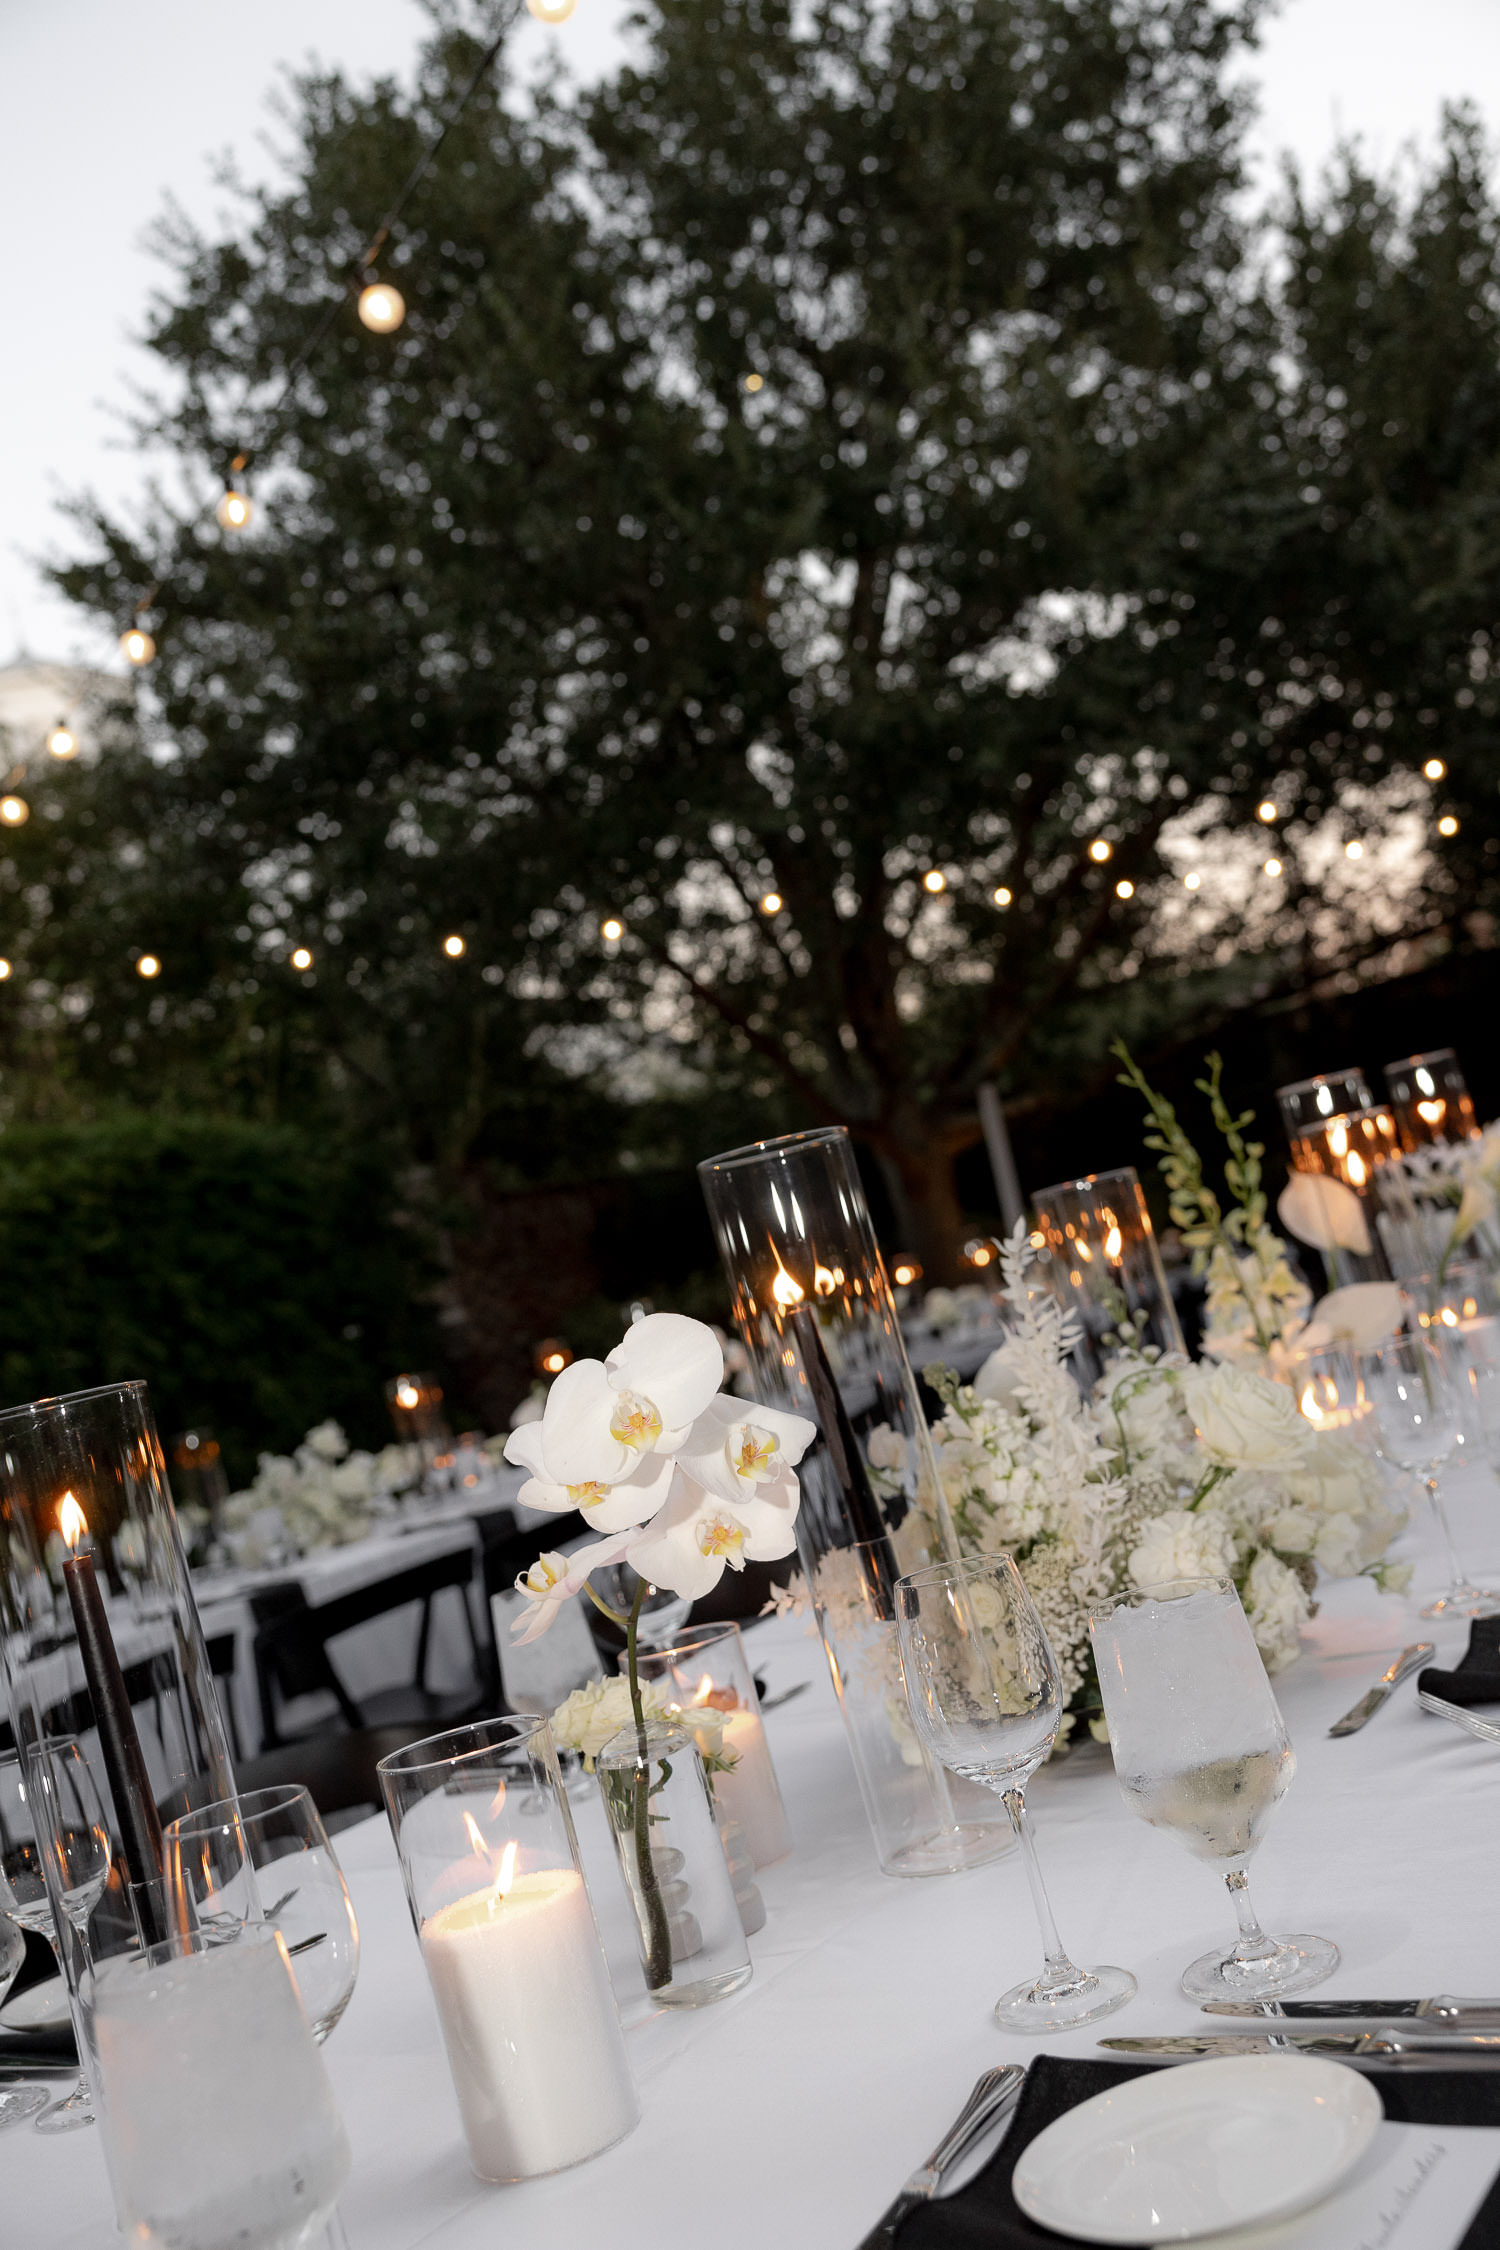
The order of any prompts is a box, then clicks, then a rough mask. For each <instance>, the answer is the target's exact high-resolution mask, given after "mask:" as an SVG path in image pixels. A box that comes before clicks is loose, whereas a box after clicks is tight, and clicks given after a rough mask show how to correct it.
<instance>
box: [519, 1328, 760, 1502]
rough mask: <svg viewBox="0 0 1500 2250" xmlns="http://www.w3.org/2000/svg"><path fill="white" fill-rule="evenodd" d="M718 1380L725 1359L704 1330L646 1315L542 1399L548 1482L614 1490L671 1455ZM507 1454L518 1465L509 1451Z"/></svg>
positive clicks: (562, 1376)
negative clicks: (648, 1460) (652, 1458)
mask: <svg viewBox="0 0 1500 2250" xmlns="http://www.w3.org/2000/svg"><path fill="white" fill-rule="evenodd" d="M723 1377H724V1354H723V1351H722V1350H721V1348H720V1345H719V1339H718V1337H717V1336H716V1335H715V1334H714V1332H713V1330H712V1329H711V1328H710V1327H709V1326H708V1325H707V1323H706V1322H704V1321H701V1320H688V1319H687V1318H686V1317H685V1316H684V1315H683V1314H681V1313H648V1314H647V1316H646V1318H645V1319H644V1320H638V1321H637V1322H636V1324H635V1326H634V1327H633V1328H632V1329H631V1331H630V1333H629V1334H628V1335H627V1336H626V1337H625V1339H624V1341H623V1342H622V1343H619V1344H617V1345H616V1346H615V1348H614V1350H613V1351H612V1352H611V1353H610V1355H609V1358H608V1359H607V1360H598V1359H577V1360H575V1361H574V1362H573V1364H572V1366H571V1367H565V1368H564V1369H563V1371H562V1373H561V1374H560V1375H559V1376H558V1378H557V1380H556V1381H555V1382H554V1384H553V1385H552V1388H551V1390H550V1391H549V1392H548V1393H547V1404H546V1408H545V1410H544V1412H543V1415H542V1442H541V1453H540V1459H541V1462H542V1464H543V1467H544V1469H545V1471H546V1481H547V1482H548V1483H550V1484H563V1485H568V1484H605V1485H613V1484H620V1483H622V1482H623V1481H624V1479H625V1478H626V1477H628V1476H631V1475H632V1474H633V1473H634V1471H635V1470H636V1468H637V1467H638V1466H639V1464H640V1463H641V1461H642V1460H643V1459H644V1458H645V1457H646V1456H648V1455H650V1454H652V1453H660V1454H672V1453H675V1452H676V1451H677V1449H678V1447H679V1446H680V1445H681V1444H682V1442H683V1440H684V1438H685V1437H686V1436H687V1434H688V1431H689V1430H690V1429H691V1428H692V1425H693V1423H694V1422H695V1421H696V1419H697V1417H698V1416H699V1415H700V1414H701V1413H702V1412H703V1409H704V1408H705V1407H706V1406H707V1404H708V1402H709V1400H710V1399H711V1398H712V1397H713V1395H714V1393H715V1392H716V1391H717V1389H718V1387H719V1385H720V1383H721V1382H722V1380H723ZM519 1434H520V1433H519V1432H512V1440H513V1439H514V1438H515V1437H516V1436H518V1435H519ZM506 1453H507V1457H508V1458H511V1459H515V1458H517V1457H516V1456H515V1455H513V1454H512V1453H511V1451H510V1445H509V1444H507V1447H506Z"/></svg>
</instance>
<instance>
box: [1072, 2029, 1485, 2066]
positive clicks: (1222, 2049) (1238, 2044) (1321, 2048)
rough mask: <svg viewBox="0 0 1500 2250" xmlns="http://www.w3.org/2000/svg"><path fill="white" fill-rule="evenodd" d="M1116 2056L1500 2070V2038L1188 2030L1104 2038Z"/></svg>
mask: <svg viewBox="0 0 1500 2250" xmlns="http://www.w3.org/2000/svg"><path fill="white" fill-rule="evenodd" d="M1099 2044H1100V2046H1101V2047H1107V2048H1108V2049H1109V2050H1110V2052H1111V2053H1112V2054H1116V2055H1139V2056H1140V2057H1141V2058H1142V2059H1143V2060H1144V2061H1146V2062H1164V2063H1170V2062H1203V2061H1206V2060H1207V2059H1209V2058H1210V2057H1213V2056H1219V2055H1326V2056H1327V2057H1328V2058H1329V2059H1330V2060H1331V2061H1334V2062H1345V2063H1349V2064H1352V2066H1353V2067H1354V2069H1356V2070H1500V2037H1491V2036H1488V2035H1486V2034H1484V2033H1482V2032H1468V2033H1459V2032H1449V2033H1448V2034H1447V2035H1446V2036H1444V2035H1442V2034H1438V2035H1437V2036H1435V2037H1430V2038H1420V2037H1417V2036H1414V2035H1413V2034H1412V2033H1410V2032H1407V2031H1403V2030H1399V2029H1397V2028H1396V2027H1395V2026H1394V2025H1387V2026H1385V2027H1383V2028H1382V2029H1380V2030H1376V2031H1275V2030H1272V2029H1270V2028H1269V2027H1267V2029H1265V2030H1263V2031H1247V2032H1232V2031H1230V2032H1189V2033H1187V2034H1185V2035H1183V2036H1180V2037H1176V2038H1160V2039H1101V2040H1100V2042H1099Z"/></svg>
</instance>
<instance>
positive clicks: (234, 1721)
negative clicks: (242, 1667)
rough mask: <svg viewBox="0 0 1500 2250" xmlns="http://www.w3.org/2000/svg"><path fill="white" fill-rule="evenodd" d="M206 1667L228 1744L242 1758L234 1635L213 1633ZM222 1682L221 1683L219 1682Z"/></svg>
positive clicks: (243, 1749)
mask: <svg viewBox="0 0 1500 2250" xmlns="http://www.w3.org/2000/svg"><path fill="white" fill-rule="evenodd" d="M208 1668H209V1670H210V1672H212V1674H213V1676H214V1682H215V1685H216V1686H218V1687H219V1709H220V1710H221V1711H222V1712H223V1714H224V1724H225V1725H226V1726H227V1727H228V1729H229V1741H230V1746H231V1748H232V1749H233V1751H234V1754H235V1757H236V1759H239V1758H242V1757H243V1756H244V1753H245V1745H244V1744H243V1742H241V1740H240V1722H239V1717H238V1714H237V1713H236V1711H235V1708H234V1635H233V1633H215V1634H214V1636H213V1638H212V1640H211V1641H210V1642H209V1644H208ZM220 1682H222V1683H223V1684H222V1685H219V1683H220Z"/></svg>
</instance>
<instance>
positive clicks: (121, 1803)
mask: <svg viewBox="0 0 1500 2250" xmlns="http://www.w3.org/2000/svg"><path fill="white" fill-rule="evenodd" d="M63 1583H64V1584H65V1586H66V1587H67V1589H68V1602H69V1605H70V1607H71V1608H72V1611H73V1624H74V1626H75V1628H76V1630H77V1633H78V1650H79V1654H80V1655H81V1656H82V1658H83V1674H84V1678H85V1679H86V1680H87V1682H88V1690H89V1700H90V1701H91V1703H92V1704H93V1706H94V1724H95V1726H96V1727H97V1728H98V1730H99V1747H100V1749H101V1751H102V1752H103V1754H104V1771H105V1774H106V1776H107V1777H108V1780H109V1793H110V1795H111V1797H112V1798H113V1799H114V1805H115V1821H116V1824H117V1826H118V1828H119V1831H120V1842H121V1844H122V1845H123V1847H124V1851H125V1872H126V1874H127V1876H128V1877H129V1881H130V1894H131V1901H132V1903H133V1905H134V1907H135V1910H136V1915H137V1918H138V1920H139V1922H140V1926H141V1936H142V1938H143V1939H144V1940H145V1942H146V1944H147V1945H160V1944H161V1943H162V1942H163V1940H164V1939H165V1938H166V1935H167V1927H166V1916H165V1914H164V1912H163V1899H164V1886H163V1871H164V1867H165V1852H164V1847H163V1843H162V1832H161V1818H160V1815H159V1814H158V1812H157V1810H156V1799H155V1797H154V1796H153V1794H152V1790H151V1777H150V1775H149V1774H148V1773H147V1771H146V1760H145V1757H144V1755H143V1753H142V1750H141V1738H140V1736H139V1735H138V1734H137V1733H136V1728H135V1714H134V1712H133V1711H132V1710H131V1708H130V1697H129V1696H128V1695H127V1694H126V1692H125V1679H124V1675H123V1673H122V1672H121V1670H120V1659H119V1657H118V1656H117V1655H116V1653H115V1641H114V1635H113V1634H112V1633H111V1631H110V1629H109V1619H108V1617H107V1616H106V1614H105V1609H104V1596H103V1594H102V1593H101V1592H100V1590H99V1581H98V1578H97V1577H96V1576H95V1573H94V1558H93V1556H92V1555H79V1554H73V1555H70V1556H69V1557H68V1559H67V1561H66V1562H65V1563H64V1564H63Z"/></svg>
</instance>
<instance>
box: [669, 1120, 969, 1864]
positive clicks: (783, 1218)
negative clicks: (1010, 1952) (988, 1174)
mask: <svg viewBox="0 0 1500 2250" xmlns="http://www.w3.org/2000/svg"><path fill="white" fill-rule="evenodd" d="M698 1176H699V1179H700V1180H701V1181H702V1183H703V1193H704V1197H705V1200H706V1201H707V1204H708V1209H709V1216H710V1218H711V1219H712V1221H713V1227H714V1234H715V1237H716V1239H717V1242H718V1245H719V1255H720V1257H721V1258H722V1260H723V1263H724V1270H725V1273H726V1275H727V1276H728V1280H729V1287H730V1293H731V1298H732V1302H733V1306H734V1318H735V1325H736V1327H737V1328H738V1330H739V1333H740V1336H741V1338H742V1339H743V1341H744V1345H745V1350H746V1353H747V1355H748V1357H749V1362H750V1370H751V1374H752V1377H753V1379H754V1384H755V1389H756V1392H757V1394H758V1395H759V1396H760V1397H762V1398H764V1399H766V1400H767V1402H768V1403H770V1404H772V1405H778V1406H784V1407H786V1408H788V1409H790V1410H791V1411H792V1412H793V1413H797V1414H804V1415H806V1416H807V1417H808V1418H809V1419H810V1420H812V1421H814V1422H816V1423H817V1425H818V1432H819V1435H818V1439H817V1442H816V1443H815V1444H814V1445H813V1447H812V1448H811V1450H810V1451H809V1452H808V1453H807V1454H806V1455H805V1456H804V1457H803V1460H802V1463H801V1466H800V1468H799V1470H798V1477H799V1480H800V1483H801V1487H802V1504H801V1507H800V1509H799V1511H798V1516H797V1550H798V1554H799V1556H800V1558H801V1565H802V1575H803V1579H804V1581H805V1583H806V1586H807V1589H808V1592H809V1595H810V1596H811V1599H812V1604H813V1611H814V1615H815V1616H816V1618H817V1622H818V1630H819V1632H820V1634H821V1635H822V1639H823V1646H824V1650H825V1653H826V1654H827V1657H828V1664H829V1671H830V1673H831V1675H832V1678H833V1684H834V1689H835V1692H836V1693H837V1695H838V1698H839V1705H840V1709H841V1710H842V1712H843V1717H844V1725H845V1729H846V1732H847V1734H848V1739H849V1747H850V1750H851V1752H852V1754H853V1758H854V1767H855V1772H856V1774H857V1776H858V1779H859V1786H860V1793H861V1796H862V1798H863V1800H864V1806H865V1811H866V1813H867V1814H868V1816H869V1821H870V1829H871V1833H872V1835H873V1837H874V1839H875V1848H876V1852H877V1855H878V1857H879V1860H880V1864H881V1866H882V1867H883V1868H884V1870H885V1872H886V1873H887V1874H890V1875H940V1874H948V1873H951V1872H952V1871H953V1870H955V1869H957V1868H961V1867H970V1866H974V1865H975V1864H977V1863H978V1862H980V1861H983V1860H987V1859H992V1858H997V1857H998V1856H999V1855H1000V1854H1001V1853H1002V1852H1005V1851H1008V1850H1010V1849H1011V1848H1012V1845H1011V1838H1010V1835H1009V1831H1008V1829H1007V1828H1003V1827H1002V1826H1001V1825H1000V1820H999V1819H998V1818H997V1815H996V1809H995V1808H996V1800H995V1799H994V1797H993V1795H992V1794H991V1793H990V1792H989V1791H987V1790H983V1789H981V1788H979V1787H978V1786H977V1785H976V1784H974V1783H972V1782H965V1781H961V1780H958V1779H956V1778H952V1777H950V1776H949V1775H947V1774H946V1773H944V1771H943V1769H942V1767H941V1766H939V1765H938V1764H937V1763H936V1761H935V1760H933V1759H932V1758H931V1757H930V1755H929V1754H928V1753H927V1751H926V1750H925V1748H923V1746H922V1745H921V1744H919V1743H917V1742H916V1738H915V1736H914V1735H913V1734H912V1731H911V1728H910V1724H909V1721H908V1720H907V1717H906V1703H905V1697H904V1695H903V1692H902V1687H901V1660H900V1656H899V1653H898V1651H897V1647H896V1634H895V1615H896V1611H895V1592H894V1590H895V1583H896V1580H897V1579H898V1578H899V1577H901V1576H902V1575H903V1573H905V1572H906V1571H909V1570H915V1569H918V1568H920V1567H921V1565H922V1564H923V1563H925V1562H927V1561H930V1560H933V1559H935V1558H938V1557H941V1556H943V1555H952V1554H956V1553H957V1542H956V1539H955V1535H954V1530H953V1523H952V1519H951V1517H950V1515H949V1512H948V1505H947V1501H946V1499H945V1498H944V1495H943V1490H942V1485H941V1483H940V1481H939V1478H938V1474H937V1467H936V1463H935V1461H934V1459H933V1452H932V1440H931V1436H930V1434H929V1431H928V1427H927V1417H926V1415H925V1413H924V1412H923V1407H922V1397H921V1392H920V1391H919V1389H918V1387H917V1382H916V1379H915V1377H914V1375H913V1374H912V1369H911V1363H910V1361H909V1360H908V1358H907V1355H906V1345H905V1343H904V1342H903V1340H902V1335H901V1328H900V1324H899V1322H898V1320H897V1317H896V1306H895V1302H894V1299H893V1297H892V1294H891V1284H890V1279H889V1276H888V1275H887V1273H886V1269H885V1266H884V1263H883V1262H882V1259H881V1256H880V1252H879V1250H878V1249H877V1247H876V1243H875V1230H874V1227H873V1225H872V1224H871V1220H870V1211H869V1206H868V1204H867V1203H866V1201H865V1195H864V1190H863V1188H862V1186H861V1185H860V1178H859V1170H858V1167H857V1166H856V1164H855V1161H854V1152H853V1149H852V1147H851V1145H850V1141H849V1136H848V1134H847V1133H846V1132H845V1131H844V1129H843V1127H842V1126H830V1127H825V1128H822V1129H820V1130H819V1131H816V1132H811V1133H791V1134H788V1135H786V1136H785V1137H784V1138H783V1139H780V1140H774V1141H757V1142H755V1143H753V1144H752V1145H751V1146H750V1147H748V1148H741V1149H731V1150H730V1151H728V1152H727V1153H726V1154H725V1155H722V1156H712V1157H709V1158H708V1159H707V1160H706V1161H705V1162H704V1163H702V1164H700V1165H699V1167H698ZM856 1612H857V1615H858V1619H859V1640H860V1656H859V1660H858V1661H856V1662H852V1663H851V1662H849V1661H847V1660H846V1653H847V1643H848V1640H849V1635H850V1630H851V1627H850V1623H849V1621H850V1619H851V1618H852V1617H853V1616H854V1615H855V1614H856Z"/></svg>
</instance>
